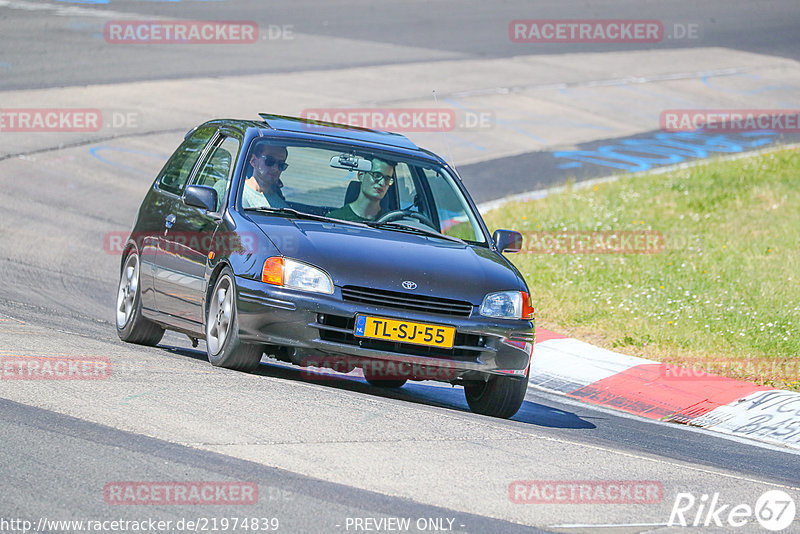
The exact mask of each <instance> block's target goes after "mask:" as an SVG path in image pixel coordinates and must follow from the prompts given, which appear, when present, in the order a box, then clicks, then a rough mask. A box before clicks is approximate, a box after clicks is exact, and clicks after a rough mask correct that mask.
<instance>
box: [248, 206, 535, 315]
mask: <svg viewBox="0 0 800 534" xmlns="http://www.w3.org/2000/svg"><path fill="white" fill-rule="evenodd" d="M253 220H254V221H255V222H256V223H257V224H258V225H259V227H260V228H261V229H262V230H263V231H264V233H265V234H266V235H267V237H269V239H270V240H271V241H272V242H273V243H274V244H275V246H276V247H277V248H278V250H279V251H280V253H281V254H282V255H283V256H285V257H288V258H294V259H297V260H300V261H303V262H306V263H310V264H312V265H315V266H317V267H320V268H322V269H324V270H325V271H326V272H327V273H328V274H329V275H330V276H331V278H332V279H333V283H334V284H335V285H337V286H339V287H342V286H347V285H354V286H362V287H370V288H376V289H384V290H390V291H398V292H406V293H411V294H415V295H430V296H437V297H442V298H452V299H456V300H468V301H469V302H471V303H472V304H480V303H481V302H482V300H483V297H484V296H485V295H486V293H490V292H492V291H502V290H521V289H523V288H524V284H523V282H522V281H521V280H520V278H519V277H518V275H517V273H516V272H515V270H514V269H513V268H512V267H511V266H510V265H509V263H508V262H507V260H506V259H505V258H503V257H502V256H500V255H499V254H496V253H494V252H492V251H490V250H489V249H487V248H485V247H479V246H472V245H468V244H463V243H457V242H454V241H448V240H445V239H439V238H436V237H428V236H423V235H416V234H411V233H405V232H398V231H394V230H387V229H383V228H367V227H362V226H356V225H349V224H344V223H329V222H322V221H308V220H295V219H289V218H280V217H274V216H269V215H263V216H256V217H253ZM404 281H411V282H414V283H415V284H416V285H417V287H416V288H415V289H414V290H413V291H410V290H407V289H404V288H403V286H402V283H403V282H404Z"/></svg>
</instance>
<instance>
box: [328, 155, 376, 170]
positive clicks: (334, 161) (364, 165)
mask: <svg viewBox="0 0 800 534" xmlns="http://www.w3.org/2000/svg"><path fill="white" fill-rule="evenodd" d="M331 167H334V168H336V169H347V170H349V171H358V172H369V171H371V170H372V162H371V161H370V160H368V159H364V158H359V157H358V156H356V155H355V154H339V155H338V156H333V157H332V158H331Z"/></svg>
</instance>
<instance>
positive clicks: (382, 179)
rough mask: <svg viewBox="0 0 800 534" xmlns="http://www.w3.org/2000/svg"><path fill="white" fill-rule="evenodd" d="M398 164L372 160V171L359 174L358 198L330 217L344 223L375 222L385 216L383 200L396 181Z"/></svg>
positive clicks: (330, 214)
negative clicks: (382, 205)
mask: <svg viewBox="0 0 800 534" xmlns="http://www.w3.org/2000/svg"><path fill="white" fill-rule="evenodd" d="M396 166H397V164H396V163H392V162H389V161H386V160H382V159H379V158H372V170H371V171H369V172H359V173H358V180H359V181H360V182H361V190H360V191H359V193H358V198H356V199H355V200H354V201H352V202H350V203H349V204H345V205H344V206H342V207H341V208H339V209H337V210H333V211H331V212H330V213H328V217H332V218H334V219H342V220H344V221H355V222H365V221H374V220H375V219H377V218H379V217H380V216H381V215H383V209H382V208H381V200H383V197H385V196H386V192H387V191H388V190H389V187H390V186H391V185H392V184H393V183H394V180H395V167H396Z"/></svg>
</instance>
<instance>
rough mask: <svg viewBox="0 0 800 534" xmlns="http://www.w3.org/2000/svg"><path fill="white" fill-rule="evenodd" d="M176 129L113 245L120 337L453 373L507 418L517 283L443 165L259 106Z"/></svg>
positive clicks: (525, 316) (471, 394)
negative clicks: (118, 250) (118, 255)
mask: <svg viewBox="0 0 800 534" xmlns="http://www.w3.org/2000/svg"><path fill="white" fill-rule="evenodd" d="M261 118H262V120H261V121H245V120H215V121H210V122H207V123H205V124H202V125H200V126H198V127H197V128H195V129H193V130H191V131H190V132H189V133H188V134H187V135H186V137H185V139H184V141H183V143H182V144H181V145H180V146H179V147H178V149H177V150H176V151H175V152H174V154H173V155H172V157H170V159H169V160H168V161H167V163H166V165H165V166H164V168H163V169H162V170H161V172H160V173H159V174H158V176H157V177H156V179H155V181H154V182H153V185H152V187H150V189H149V190H148V192H147V194H146V196H145V198H144V201H143V202H142V205H141V207H140V209H139V213H138V216H137V218H136V222H135V223H134V226H133V229H132V231H131V234H130V237H129V238H128V240H127V243H126V245H125V248H124V252H123V255H122V260H121V276H120V283H119V291H118V297H117V308H116V327H117V333H118V334H119V337H120V338H121V339H122V340H124V341H127V342H131V343H140V344H144V345H155V344H157V343H158V342H159V341H160V340H161V337H162V336H163V334H164V330H165V329H169V330H174V331H177V332H182V333H185V334H186V335H188V336H189V337H190V338H191V339H192V341H193V342H194V343H195V344H196V343H197V341H198V340H199V339H204V340H205V344H206V350H207V353H208V359H209V361H210V362H211V363H212V364H213V365H217V366H220V367H226V368H230V369H239V370H242V371H247V370H253V369H255V368H256V367H257V366H258V365H259V363H260V361H261V359H262V357H263V356H264V355H266V356H268V357H271V358H275V359H277V360H281V361H285V362H290V363H293V364H295V365H300V366H303V367H305V368H306V369H307V370H309V371H308V372H309V373H311V371H310V370H315V371H314V373H317V372H319V373H324V372H326V371H327V370H331V369H333V370H335V371H340V372H349V371H352V370H353V369H354V368H360V369H361V370H362V371H363V374H364V377H365V378H366V380H367V381H368V382H370V383H371V384H373V385H375V386H381V387H401V386H402V385H403V384H405V382H406V381H407V380H437V381H442V382H448V383H451V384H454V385H460V386H463V387H464V391H465V395H466V400H467V403H468V404H469V407H470V409H471V410H472V411H474V412H477V413H481V414H486V415H491V416H496V417H511V416H512V415H514V414H515V413H516V412H517V410H519V408H520V406H521V404H522V402H523V399H524V397H525V392H526V389H527V385H528V374H529V370H530V363H531V356H532V351H533V343H534V324H533V307H532V305H531V297H530V291H529V289H528V287H527V285H526V284H525V280H524V279H523V278H522V276H521V275H520V273H519V271H518V270H517V269H516V268H515V267H514V266H513V265H512V264H511V263H510V262H509V261H508V260H507V259H506V258H505V257H504V256H503V254H502V253H504V252H517V251H519V249H520V248H521V246H522V236H521V235H520V234H519V233H518V232H514V231H510V230H497V231H495V232H494V234H493V235H490V234H489V231H488V230H487V228H486V225H485V224H484V222H483V220H482V219H481V217H480V215H479V214H478V211H477V209H476V208H475V205H474V203H473V202H472V200H471V199H470V197H469V195H468V194H467V191H466V189H465V188H464V185H463V184H462V182H461V179H460V178H459V176H458V174H457V173H456V172H455V170H454V169H452V168H451V167H450V166H448V165H447V163H446V162H445V161H444V160H442V159H441V158H439V157H438V156H436V155H435V154H433V153H431V152H428V151H426V150H423V149H421V148H419V147H417V146H416V145H415V144H413V143H412V142H410V141H409V140H408V139H407V138H405V137H404V136H402V135H398V134H394V133H387V132H380V131H374V130H368V129H363V128H356V127H351V126H344V125H340V124H333V123H322V122H313V121H308V120H303V119H298V118H292V117H283V116H276V115H267V114H262V115H261Z"/></svg>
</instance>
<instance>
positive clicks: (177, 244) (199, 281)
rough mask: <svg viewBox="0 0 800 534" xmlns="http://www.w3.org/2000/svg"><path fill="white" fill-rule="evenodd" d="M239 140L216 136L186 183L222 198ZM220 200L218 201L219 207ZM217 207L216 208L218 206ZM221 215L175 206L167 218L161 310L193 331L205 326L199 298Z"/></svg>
mask: <svg viewBox="0 0 800 534" xmlns="http://www.w3.org/2000/svg"><path fill="white" fill-rule="evenodd" d="M240 144H241V143H240V142H239V140H238V139H237V138H236V137H234V136H232V135H230V134H226V133H225V132H218V133H217V135H216V136H215V137H214V139H213V140H212V142H211V143H210V144H209V147H208V149H207V150H206V151H205V152H204V154H203V156H202V157H201V160H200V164H199V165H198V166H197V167H196V169H195V171H194V174H193V176H192V178H191V181H190V183H191V184H192V185H203V186H208V187H214V186H215V185H216V186H217V188H218V189H219V190H221V191H222V192H223V196H224V192H225V191H226V190H227V184H229V183H230V179H231V174H232V172H233V168H234V163H235V161H236V157H237V156H238V153H239V146H240ZM221 200H223V199H222V198H220V201H221ZM220 205H221V202H218V203H217V206H220ZM220 212H221V210H220V209H219V208H217V209H216V210H215V211H211V212H209V211H206V210H204V209H202V208H197V207H193V206H188V205H187V204H186V203H185V202H183V200H180V201H178V202H175V203H174V205H173V210H172V211H171V212H170V214H169V216H172V217H173V223H172V226H171V227H170V228H168V229H167V231H166V232H165V234H164V254H163V256H162V257H163V262H162V264H161V274H160V275H159V276H158V278H157V283H158V284H159V290H158V298H159V299H160V300H159V306H160V307H162V309H164V310H166V311H167V313H169V314H170V315H173V316H175V317H179V318H181V319H184V320H186V321H191V322H192V323H195V324H197V325H201V324H202V323H203V315H204V314H203V297H204V295H205V290H206V279H205V274H206V265H207V264H208V254H209V252H210V251H211V250H212V249H214V246H215V243H216V242H217V240H215V233H216V231H217V228H218V227H219V224H220V221H221V215H220Z"/></svg>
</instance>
